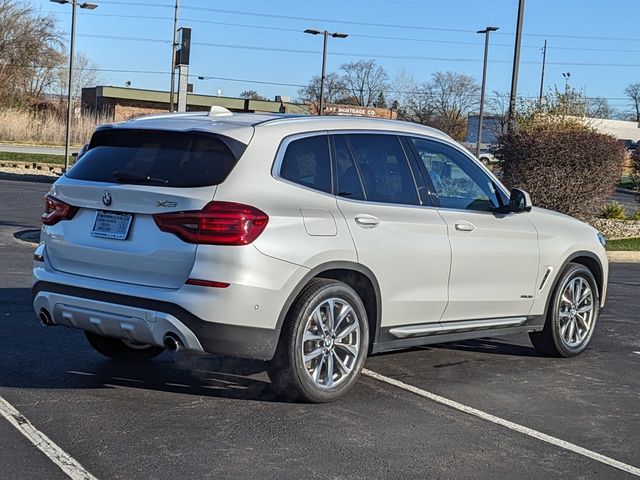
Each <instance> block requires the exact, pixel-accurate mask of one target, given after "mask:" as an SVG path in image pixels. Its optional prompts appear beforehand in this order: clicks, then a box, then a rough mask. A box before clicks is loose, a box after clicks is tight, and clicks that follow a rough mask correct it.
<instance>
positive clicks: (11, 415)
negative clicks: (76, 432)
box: [0, 397, 96, 480]
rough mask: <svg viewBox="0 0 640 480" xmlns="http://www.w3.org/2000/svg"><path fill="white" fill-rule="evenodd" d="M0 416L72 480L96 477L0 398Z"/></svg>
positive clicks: (88, 479)
mask: <svg viewBox="0 0 640 480" xmlns="http://www.w3.org/2000/svg"><path fill="white" fill-rule="evenodd" d="M0 415H2V416H3V417H4V418H6V419H7V421H8V422H9V423H10V424H11V425H13V426H14V427H15V428H16V430H18V431H19V432H20V433H22V434H23V435H24V436H25V437H27V438H28V439H29V441H30V442H31V443H33V444H34V445H35V446H36V447H37V448H38V449H39V450H40V451H41V452H42V453H44V454H45V455H46V456H47V457H49V459H50V460H51V461H52V462H53V463H55V464H56V465H57V466H58V467H60V469H61V470H62V471H63V472H64V473H66V474H67V475H68V476H69V477H70V478H72V479H73V480H96V477H94V476H93V475H91V474H90V473H89V472H87V471H86V470H85V469H84V468H83V467H82V465H80V464H79V463H78V462H77V461H76V459H75V458H73V457H72V456H71V455H69V454H68V453H66V452H65V451H64V450H62V449H61V448H60V447H59V446H58V445H56V444H55V443H53V441H52V440H51V439H50V438H49V437H47V436H46V435H45V434H44V433H42V432H41V431H40V430H38V429H37V428H36V427H34V426H33V425H31V422H29V420H27V419H26V418H25V417H24V416H23V415H22V414H21V413H20V412H19V411H18V410H16V409H15V408H14V407H13V405H11V404H10V403H9V402H7V401H6V400H5V399H4V398H2V397H0Z"/></svg>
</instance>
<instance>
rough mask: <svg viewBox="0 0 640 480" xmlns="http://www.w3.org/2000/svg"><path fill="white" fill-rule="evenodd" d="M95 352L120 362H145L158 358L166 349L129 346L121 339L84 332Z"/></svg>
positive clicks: (149, 346)
mask: <svg viewBox="0 0 640 480" xmlns="http://www.w3.org/2000/svg"><path fill="white" fill-rule="evenodd" d="M84 334H85V335H86V337H87V340H88V341H89V345H91V346H92V347H93V348H94V350H95V351H96V352H98V353H100V354H102V355H104V356H105V357H109V358H111V359H112V360H116V361H119V362H145V361H147V360H151V359H152V358H154V357H157V356H158V355H160V354H161V353H162V352H164V348H162V347H155V346H153V345H142V344H140V345H138V344H136V345H135V346H133V344H131V345H129V344H128V343H126V342H125V341H123V340H120V339H119V338H112V337H105V336H103V335H98V334H97V333H92V332H86V331H85V332H84Z"/></svg>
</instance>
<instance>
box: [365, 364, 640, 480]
mask: <svg viewBox="0 0 640 480" xmlns="http://www.w3.org/2000/svg"><path fill="white" fill-rule="evenodd" d="M362 373H363V374H364V375H366V376H368V377H371V378H374V379H376V380H378V381H380V382H384V383H388V384H389V385H393V386H394V387H398V388H401V389H403V390H406V391H408V392H411V393H414V394H416V395H419V396H421V397H424V398H428V399H429V400H432V401H434V402H437V403H440V404H442V405H446V406H447V407H450V408H453V409H455V410H459V411H461V412H464V413H467V414H469V415H474V416H476V417H478V418H481V419H483V420H486V421H488V422H492V423H495V424H497V425H501V426H503V427H506V428H508V429H510V430H513V431H515V432H519V433H522V434H524V435H528V436H530V437H533V438H536V439H538V440H541V441H543V442H546V443H550V444H551V445H555V446H557V447H560V448H564V449H565V450H569V451H571V452H574V453H577V454H579V455H583V456H585V457H588V458H591V459H592V460H596V461H597V462H600V463H604V464H605V465H609V466H611V467H614V468H617V469H619V470H622V471H623V472H627V473H630V474H632V475H635V476H637V477H640V468H638V467H634V466H633V465H628V464H626V463H623V462H620V461H618V460H615V459H613V458H610V457H607V456H605V455H601V454H599V453H597V452H593V451H591V450H587V449H586V448H583V447H580V446H578V445H575V444H573V443H569V442H566V441H564V440H561V439H559V438H556V437H552V436H551V435H547V434H546V433H542V432H538V431H537V430H533V429H531V428H529V427H525V426H522V425H519V424H517V423H514V422H510V421H509V420H505V419H503V418H500V417H496V416H495V415H491V414H490V413H486V412H483V411H481V410H478V409H476V408H473V407H468V406H467V405H464V404H462V403H459V402H456V401H455V400H449V399H448V398H445V397H441V396H440V395H436V394H435V393H431V392H427V391H426V390H422V389H421V388H418V387H414V386H413V385H409V384H407V383H404V382H401V381H399V380H395V379H393V378H390V377H386V376H384V375H380V374H379V373H376V372H373V371H371V370H368V369H366V368H365V369H363V370H362Z"/></svg>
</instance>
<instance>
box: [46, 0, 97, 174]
mask: <svg viewBox="0 0 640 480" xmlns="http://www.w3.org/2000/svg"><path fill="white" fill-rule="evenodd" d="M50 1H51V2H53V3H59V4H61V5H64V4H65V3H70V4H71V40H70V42H69V75H68V77H67V83H68V90H67V131H66V133H65V142H64V171H65V172H66V171H67V169H68V168H69V144H70V143H71V114H72V112H73V98H72V88H73V54H74V47H75V36H76V7H80V8H85V9H87V10H95V9H96V8H98V5H96V4H95V3H89V2H82V3H79V2H78V1H77V0H50Z"/></svg>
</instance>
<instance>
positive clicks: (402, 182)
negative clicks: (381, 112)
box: [346, 133, 420, 205]
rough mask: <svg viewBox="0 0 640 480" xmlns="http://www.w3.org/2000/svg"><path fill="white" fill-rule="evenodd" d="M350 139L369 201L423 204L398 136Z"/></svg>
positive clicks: (352, 137)
mask: <svg viewBox="0 0 640 480" xmlns="http://www.w3.org/2000/svg"><path fill="white" fill-rule="evenodd" d="M346 137H347V140H348V142H349V144H350V146H351V151H352V152H353V155H354V157H355V160H356V163H357V165H358V169H359V171H360V175H361V176H362V183H363V184H364V188H365V194H366V196H367V200H369V201H371V202H381V203H398V204H403V205H419V204H420V201H419V200H418V191H417V189H416V183H415V180H414V178H413V173H412V172H411V168H410V167H409V163H408V161H407V157H406V156H405V154H404V150H403V148H402V145H401V144H400V139H399V138H398V137H396V136H395V135H382V134H368V133H363V134H353V135H347V136H346Z"/></svg>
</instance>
